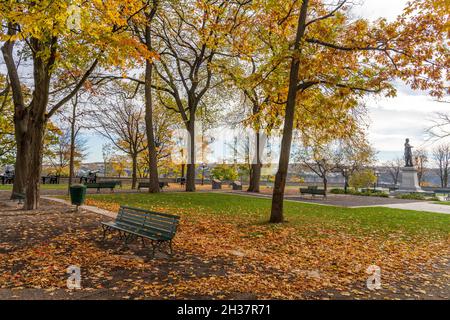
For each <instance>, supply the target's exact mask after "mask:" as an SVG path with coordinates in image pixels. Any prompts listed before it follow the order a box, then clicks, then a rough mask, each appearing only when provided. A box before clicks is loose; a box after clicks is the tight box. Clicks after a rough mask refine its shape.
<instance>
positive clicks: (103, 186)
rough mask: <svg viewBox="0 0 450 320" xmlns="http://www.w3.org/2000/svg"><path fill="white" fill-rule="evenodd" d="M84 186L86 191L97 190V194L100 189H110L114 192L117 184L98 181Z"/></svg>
mask: <svg viewBox="0 0 450 320" xmlns="http://www.w3.org/2000/svg"><path fill="white" fill-rule="evenodd" d="M84 185H85V186H86V188H87V189H97V192H100V189H111V191H114V188H115V187H116V185H117V182H115V181H112V182H109V181H100V182H96V183H85V184H84Z"/></svg>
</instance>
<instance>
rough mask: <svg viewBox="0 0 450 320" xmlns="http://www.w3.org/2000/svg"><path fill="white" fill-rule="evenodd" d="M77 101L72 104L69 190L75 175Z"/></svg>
mask: <svg viewBox="0 0 450 320" xmlns="http://www.w3.org/2000/svg"><path fill="white" fill-rule="evenodd" d="M76 112H77V104H76V101H75V102H74V103H73V105H72V120H71V122H70V160H69V190H68V191H69V192H70V186H71V185H72V179H73V177H74V167H75V164H74V160H75V124H76Z"/></svg>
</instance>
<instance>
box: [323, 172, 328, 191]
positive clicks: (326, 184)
mask: <svg viewBox="0 0 450 320" xmlns="http://www.w3.org/2000/svg"><path fill="white" fill-rule="evenodd" d="M323 190H324V191H325V194H327V191H328V179H327V177H326V176H324V177H323Z"/></svg>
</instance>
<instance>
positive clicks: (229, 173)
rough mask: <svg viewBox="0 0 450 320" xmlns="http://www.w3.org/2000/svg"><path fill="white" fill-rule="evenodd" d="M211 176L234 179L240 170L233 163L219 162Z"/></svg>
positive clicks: (220, 178)
mask: <svg viewBox="0 0 450 320" xmlns="http://www.w3.org/2000/svg"><path fill="white" fill-rule="evenodd" d="M211 177H212V178H214V179H219V180H229V181H233V180H236V179H237V178H238V172H237V170H236V167H235V166H233V165H231V166H230V165H226V164H219V165H217V166H216V167H214V168H213V169H212V170H211Z"/></svg>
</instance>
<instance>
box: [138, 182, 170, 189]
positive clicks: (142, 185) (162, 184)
mask: <svg viewBox="0 0 450 320" xmlns="http://www.w3.org/2000/svg"><path fill="white" fill-rule="evenodd" d="M164 187H169V184H168V183H167V182H162V181H160V182H159V188H160V189H161V190H162V189H163V188H164ZM141 188H150V182H139V183H138V190H141Z"/></svg>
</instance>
